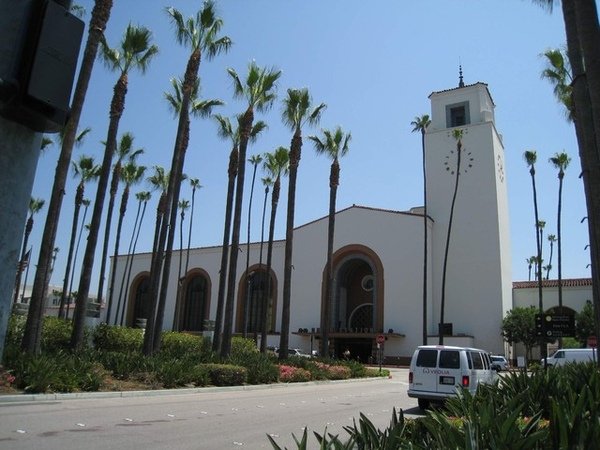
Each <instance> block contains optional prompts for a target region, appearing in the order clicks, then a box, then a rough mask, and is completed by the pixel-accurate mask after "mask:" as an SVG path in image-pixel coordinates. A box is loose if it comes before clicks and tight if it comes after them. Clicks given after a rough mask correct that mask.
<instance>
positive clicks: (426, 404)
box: [418, 398, 429, 411]
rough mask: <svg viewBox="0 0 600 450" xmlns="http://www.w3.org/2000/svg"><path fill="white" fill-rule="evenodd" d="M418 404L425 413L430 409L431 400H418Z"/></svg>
mask: <svg viewBox="0 0 600 450" xmlns="http://www.w3.org/2000/svg"><path fill="white" fill-rule="evenodd" d="M418 402H419V408H421V409H422V410H423V411H425V410H426V409H427V408H429V400H427V399H424V398H420V399H418Z"/></svg>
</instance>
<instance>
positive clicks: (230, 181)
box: [212, 114, 267, 352]
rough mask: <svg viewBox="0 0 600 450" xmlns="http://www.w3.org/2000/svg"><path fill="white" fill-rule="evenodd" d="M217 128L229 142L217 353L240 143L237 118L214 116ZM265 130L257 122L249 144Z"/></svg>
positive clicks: (215, 332)
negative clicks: (233, 120) (233, 119)
mask: <svg viewBox="0 0 600 450" xmlns="http://www.w3.org/2000/svg"><path fill="white" fill-rule="evenodd" d="M214 117H215V120H216V122H217V124H218V126H219V128H218V134H219V137H221V138H222V139H227V140H229V141H231V152H230V153H229V165H228V167H227V197H226V201H225V224H224V226H223V243H222V246H221V268H220V270H219V290H218V294H217V315H216V317H215V329H214V333H213V334H214V337H213V342H212V349H213V351H214V352H218V351H219V350H220V348H221V331H222V329H223V313H224V309H225V292H226V285H227V262H228V260H229V253H228V251H227V250H228V247H229V238H230V236H231V218H232V216H233V194H234V191H235V179H236V177H237V171H238V159H239V155H238V151H239V143H240V133H239V126H238V125H237V123H239V116H238V117H236V121H235V122H236V125H232V123H231V120H230V119H228V118H227V117H223V116H221V115H218V114H217V115H215V116H214ZM266 128H267V124H266V123H265V122H263V121H262V120H259V121H257V122H256V123H255V124H254V125H253V126H252V130H251V131H250V136H249V139H250V142H255V141H256V139H257V138H258V135H259V134H260V133H261V132H262V131H263V130H264V129H266Z"/></svg>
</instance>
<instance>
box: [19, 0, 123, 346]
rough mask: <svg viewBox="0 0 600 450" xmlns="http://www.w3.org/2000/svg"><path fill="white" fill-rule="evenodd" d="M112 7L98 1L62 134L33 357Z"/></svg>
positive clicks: (34, 312) (35, 306) (36, 293)
mask: <svg viewBox="0 0 600 450" xmlns="http://www.w3.org/2000/svg"><path fill="white" fill-rule="evenodd" d="M112 5H113V0H95V2H94V8H93V9H92V16H91V19H90V24H89V27H88V38H87V42H86V44H85V49H84V51H83V58H82V61H81V66H80V69H79V75H78V78H77V85H76V86H75V91H74V93H73V101H72V102H71V108H70V110H69V118H68V120H67V123H66V125H65V128H64V129H63V133H62V146H61V151H60V155H59V158H58V162H57V164H56V171H55V174H54V184H53V185H52V193H51V195H50V204H49V205H48V214H47V216H46V224H45V226H44V233H43V235H42V242H41V244H40V254H39V257H38V263H37V270H36V273H35V280H34V284H33V289H32V292H31V302H30V305H29V312H28V315H27V323H26V325H25V331H24V333H23V340H22V342H21V348H22V349H23V350H24V351H26V352H29V353H37V352H39V351H40V342H41V337H42V327H41V324H42V317H43V315H44V304H45V301H46V292H47V291H48V283H49V282H50V274H51V270H50V267H51V266H52V264H53V256H54V248H55V247H54V243H55V241H56V232H57V230H58V222H59V220H60V210H61V207H62V200H63V196H64V190H65V185H66V181H67V176H68V174H69V166H70V162H71V155H72V153H73V147H74V146H75V144H76V143H77V142H79V139H78V136H77V127H78V126H79V118H80V117H81V111H82V109H83V104H84V102H85V96H86V93H87V89H88V85H89V81H90V78H91V76H92V70H93V68H94V62H95V61H96V54H97V53H98V46H99V44H100V40H101V39H102V36H103V34H104V30H105V29H106V24H107V23H108V19H109V17H110V11H111V9H112Z"/></svg>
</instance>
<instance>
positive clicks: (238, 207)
mask: <svg viewBox="0 0 600 450" xmlns="http://www.w3.org/2000/svg"><path fill="white" fill-rule="evenodd" d="M227 72H228V73H229V75H230V76H231V79H232V81H233V86H234V96H235V97H237V98H243V99H245V100H246V102H247V105H248V106H247V108H246V110H245V112H244V113H243V114H242V115H241V116H239V118H238V127H239V134H240V144H239V149H238V152H239V158H238V171H237V181H236V189H235V204H234V212H233V228H232V235H231V246H230V253H229V271H228V274H227V276H228V278H227V296H226V300H225V316H224V323H223V341H222V343H221V357H223V358H226V357H227V356H229V352H230V350H231V335H232V331H233V330H232V328H233V304H234V297H235V285H236V276H237V259H238V251H239V245H240V228H241V219H242V201H243V198H244V175H245V172H246V149H247V147H248V142H249V140H250V133H251V131H252V124H253V122H254V110H257V111H261V112H262V111H267V110H269V108H270V107H271V105H272V104H273V101H274V100H275V89H276V84H277V80H278V79H279V77H280V76H281V71H279V70H276V69H267V68H259V67H258V66H257V65H256V63H255V62H254V61H253V62H251V63H250V64H249V66H248V74H247V76H246V79H245V80H244V82H242V80H241V79H240V77H239V76H238V74H237V73H236V71H235V70H233V69H228V70H227Z"/></svg>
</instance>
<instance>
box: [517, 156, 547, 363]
mask: <svg viewBox="0 0 600 450" xmlns="http://www.w3.org/2000/svg"><path fill="white" fill-rule="evenodd" d="M523 157H524V158H525V162H526V163H527V166H528V167H529V175H531V187H532V190H533V212H534V215H535V243H536V247H537V255H536V259H537V265H536V279H537V283H538V313H539V314H543V313H544V301H543V293H542V241H541V230H540V224H541V222H540V219H539V214H538V203H537V190H536V186H535V163H536V162H537V153H536V152H535V150H526V151H525V153H524V154H523ZM540 347H541V352H542V358H545V357H546V356H547V354H548V352H547V349H546V346H545V345H540Z"/></svg>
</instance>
